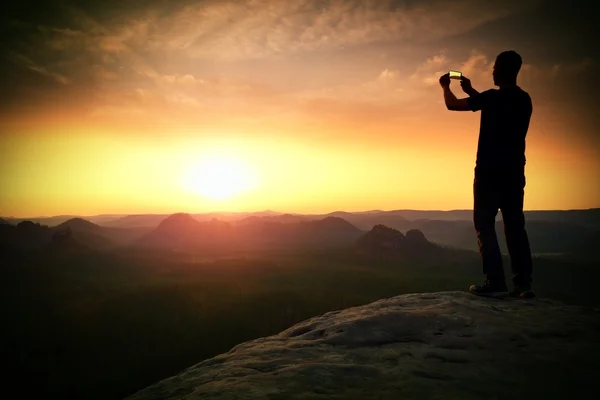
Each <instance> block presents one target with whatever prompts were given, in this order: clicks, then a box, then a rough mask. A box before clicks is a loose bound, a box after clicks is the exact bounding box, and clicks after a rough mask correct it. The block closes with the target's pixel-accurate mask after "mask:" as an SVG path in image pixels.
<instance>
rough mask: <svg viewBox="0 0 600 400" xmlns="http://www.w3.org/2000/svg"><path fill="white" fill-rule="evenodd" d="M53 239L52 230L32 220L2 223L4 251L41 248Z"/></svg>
mask: <svg viewBox="0 0 600 400" xmlns="http://www.w3.org/2000/svg"><path fill="white" fill-rule="evenodd" d="M51 239H52V230H51V229H50V228H48V227H47V226H43V225H40V224H37V223H33V222H31V221H22V222H19V223H18V224H17V225H9V224H1V225H0V249H4V250H3V251H10V252H12V251H24V250H34V249H41V248H42V247H43V246H45V245H46V244H48V243H49V242H50V240H51Z"/></svg>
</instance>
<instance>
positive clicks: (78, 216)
mask: <svg viewBox="0 0 600 400" xmlns="http://www.w3.org/2000/svg"><path fill="white" fill-rule="evenodd" d="M592 210H600V207H591V208H567V209H529V210H523V212H566V211H592ZM411 211H412V212H415V211H416V212H443V213H451V212H467V211H468V212H472V211H473V209H472V208H457V209H450V210H440V209H430V210H426V209H416V208H398V209H391V210H380V209H375V210H364V211H344V210H335V211H330V212H324V213H301V212H281V211H274V210H269V209H266V210H260V211H205V212H184V211H176V212H170V213H139V214H128V213H124V214H118V213H115V214H113V213H104V214H88V215H83V214H56V215H43V216H28V217H15V216H0V218H3V219H4V218H7V219H22V220H27V219H42V218H61V217H73V218H90V217H109V216H116V217H127V216H137V215H147V216H151V215H156V216H159V215H174V214H189V215H203V214H259V213H266V212H268V213H275V214H280V215H286V214H287V215H329V214H334V213H340V212H341V213H348V214H364V213H377V212H379V213H389V212H411Z"/></svg>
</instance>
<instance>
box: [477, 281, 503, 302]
mask: <svg viewBox="0 0 600 400" xmlns="http://www.w3.org/2000/svg"><path fill="white" fill-rule="evenodd" d="M469 292H471V293H473V294H475V295H477V296H485V297H494V298H497V299H500V298H504V297H508V288H507V287H506V284H505V283H494V282H492V281H490V280H486V281H485V282H483V284H482V285H471V287H470V288H469Z"/></svg>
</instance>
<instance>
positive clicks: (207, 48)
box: [0, 0, 600, 217]
mask: <svg viewBox="0 0 600 400" xmlns="http://www.w3.org/2000/svg"><path fill="white" fill-rule="evenodd" d="M13 3H15V4H11V5H2V6H1V7H2V10H1V12H0V22H1V23H2V26H1V27H0V31H1V35H0V54H1V55H2V60H1V63H0V79H1V82H2V85H1V90H0V216H5V217H6V216H14V217H27V216H29V217H32V216H47V215H59V214H77V215H95V214H105V213H110V214H130V213H153V212H154V213H170V212H179V211H184V212H205V211H259V210H265V209H271V210H276V211H281V212H302V213H313V212H329V211H335V210H345V211H362V210H371V209H382V210H391V209H407V208H412V209H438V210H449V209H469V208H471V207H472V203H473V200H472V180H473V168H474V163H475V152H476V146H477V135H478V128H479V116H480V114H479V113H472V112H463V113H458V112H450V111H448V110H446V108H445V106H444V104H443V98H442V91H441V88H440V86H439V84H438V82H437V80H438V77H439V76H440V75H441V74H443V73H445V72H447V71H448V70H449V69H455V70H460V71H462V72H463V74H464V75H466V76H467V77H469V78H471V80H472V82H473V86H474V87H475V88H476V89H478V90H480V91H482V90H486V89H488V88H491V87H493V83H492V77H491V68H492V65H493V62H494V58H495V56H496V55H497V54H498V53H499V52H500V51H503V50H508V49H513V50H516V51H517V52H519V53H520V54H521V55H522V57H523V62H524V65H523V67H522V70H521V73H520V75H519V80H518V84H519V85H520V86H521V87H522V88H523V89H524V90H526V91H528V92H529V93H530V95H531V97H532V99H533V106H534V111H533V116H532V121H531V126H530V130H529V134H528V139H527V170H526V171H527V187H526V192H525V193H526V194H525V208H526V209H529V210H532V209H573V208H592V207H600V184H599V182H600V131H599V126H600V116H599V112H598V104H600V103H599V101H600V95H599V93H600V92H599V89H600V88H599V84H598V82H599V75H598V72H599V68H598V65H599V63H600V55H599V50H598V46H596V45H594V41H593V37H595V31H596V27H595V21H592V16H593V15H595V12H594V11H593V8H594V7H596V6H595V5H594V2H591V1H585V2H583V1H581V2H579V1H569V2H564V1H563V2H554V1H542V0H540V1H535V0H532V1H529V0H521V1H509V0H500V1H482V0H459V1H445V0H444V1H442V0H423V1H419V0H396V1H392V0H377V1H375V0H372V1H359V0H323V1H318V0H285V1H284V0H281V1H279V0H247V1H246V0H233V1H226V0H204V1H192V0H169V1H167V0H145V1H123V0H120V1H116V0H110V1H102V2H100V1H90V0H84V1H61V0H58V1H57V0H55V1H47V2H39V1H38V2H31V1H18V2H13ZM579 3H581V4H579ZM586 3H587V4H588V5H586ZM7 7H8V8H7ZM451 87H452V89H453V90H454V92H455V94H457V95H458V97H465V96H466V95H464V94H463V93H462V91H461V90H460V87H459V85H458V84H456V82H453V83H452V86H451ZM215 174H216V177H215V176H213V175H215Z"/></svg>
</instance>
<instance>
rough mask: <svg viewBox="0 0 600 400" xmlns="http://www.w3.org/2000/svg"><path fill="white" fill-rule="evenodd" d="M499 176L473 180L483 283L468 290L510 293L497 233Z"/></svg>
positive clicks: (498, 294)
mask: <svg viewBox="0 0 600 400" xmlns="http://www.w3.org/2000/svg"><path fill="white" fill-rule="evenodd" d="M496 181H497V178H496V177H495V176H493V175H491V176H486V175H484V174H477V173H476V174H475V181H474V183H473V199H474V205H473V222H474V225H475V231H476V233H477V243H478V244H479V252H480V254H481V259H482V262H483V275H484V276H485V279H486V283H484V285H473V286H471V288H470V289H469V291H471V292H473V293H475V294H483V295H492V296H493V297H502V296H504V295H505V294H506V295H508V292H507V290H506V281H505V277H504V268H503V267H502V256H501V254H500V247H499V246H498V238H497V237H496V227H495V223H496V215H497V214H498V208H499V206H500V199H499V191H498V187H497V182H496Z"/></svg>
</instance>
